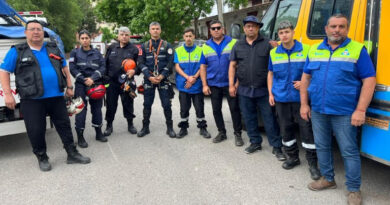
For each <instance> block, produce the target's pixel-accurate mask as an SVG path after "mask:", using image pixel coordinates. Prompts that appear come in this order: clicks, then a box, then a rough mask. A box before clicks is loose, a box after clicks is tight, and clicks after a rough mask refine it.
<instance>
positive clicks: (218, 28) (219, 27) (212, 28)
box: [210, 26, 221, 31]
mask: <svg viewBox="0 0 390 205" xmlns="http://www.w3.org/2000/svg"><path fill="white" fill-rule="evenodd" d="M210 29H211V30H213V31H215V30H217V31H219V30H221V26H217V27H210Z"/></svg>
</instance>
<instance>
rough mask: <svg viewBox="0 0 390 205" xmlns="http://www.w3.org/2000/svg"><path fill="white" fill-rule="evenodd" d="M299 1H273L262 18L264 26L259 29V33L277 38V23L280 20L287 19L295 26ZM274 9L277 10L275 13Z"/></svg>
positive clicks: (299, 5)
mask: <svg viewBox="0 0 390 205" xmlns="http://www.w3.org/2000/svg"><path fill="white" fill-rule="evenodd" d="M301 2H302V1H299V0H298V1H297V0H283V1H275V3H274V4H272V5H271V7H270V9H269V10H268V11H267V13H266V15H265V16H264V18H263V19H262V22H263V23H264V26H263V27H262V28H261V29H260V33H261V34H262V35H263V36H266V37H268V38H270V39H274V40H278V35H277V27H278V24H279V23H280V22H281V21H285V20H288V21H290V22H291V23H292V24H293V25H294V26H295V25H296V24H297V20H298V15H299V9H300V7H301ZM275 11H277V12H276V15H275ZM268 13H269V14H268ZM272 14H273V15H272ZM267 15H268V16H267Z"/></svg>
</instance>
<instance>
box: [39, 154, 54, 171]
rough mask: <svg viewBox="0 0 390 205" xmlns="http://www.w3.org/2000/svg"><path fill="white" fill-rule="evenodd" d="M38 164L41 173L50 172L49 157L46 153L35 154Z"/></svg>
mask: <svg viewBox="0 0 390 205" xmlns="http://www.w3.org/2000/svg"><path fill="white" fill-rule="evenodd" d="M36 156H37V158H38V163H39V169H40V170H41V171H43V172H47V171H50V170H51V164H50V163H49V157H48V156H47V154H46V153H42V154H36Z"/></svg>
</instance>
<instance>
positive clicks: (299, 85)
mask: <svg viewBox="0 0 390 205" xmlns="http://www.w3.org/2000/svg"><path fill="white" fill-rule="evenodd" d="M293 84H294V88H295V89H297V90H299V89H300V88H301V81H300V80H297V81H293Z"/></svg>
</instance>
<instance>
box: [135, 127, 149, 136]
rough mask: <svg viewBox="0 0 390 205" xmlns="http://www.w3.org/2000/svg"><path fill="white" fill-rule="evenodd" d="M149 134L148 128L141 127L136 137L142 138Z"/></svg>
mask: <svg viewBox="0 0 390 205" xmlns="http://www.w3.org/2000/svg"><path fill="white" fill-rule="evenodd" d="M149 133H150V130H149V126H143V127H142V129H141V131H139V132H138V134H137V137H143V136H145V135H147V134H149Z"/></svg>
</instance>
